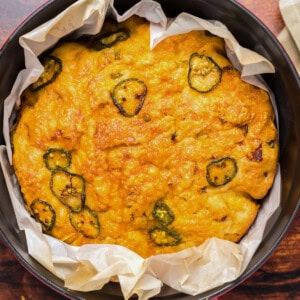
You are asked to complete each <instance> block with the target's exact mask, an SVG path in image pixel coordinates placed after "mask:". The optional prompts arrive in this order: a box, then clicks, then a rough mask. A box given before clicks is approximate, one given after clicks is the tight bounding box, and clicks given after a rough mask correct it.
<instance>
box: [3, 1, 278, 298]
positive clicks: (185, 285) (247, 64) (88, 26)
mask: <svg viewBox="0 0 300 300" xmlns="http://www.w3.org/2000/svg"><path fill="white" fill-rule="evenodd" d="M106 13H109V14H112V15H114V16H115V17H116V19H117V20H118V21H123V20H125V19H126V18H128V17H130V16H131V15H133V14H137V15H139V16H141V17H145V18H147V19H148V20H149V21H150V22H151V27H150V32H151V44H150V45H149V47H151V48H153V47H155V45H157V43H159V42H160V41H161V40H162V39H163V38H165V37H167V36H169V35H173V34H178V33H184V32H188V31H190V30H195V29H199V30H203V29H204V30H208V31H210V32H211V33H213V34H215V35H218V36H220V37H223V38H224V39H225V42H226V50H227V55H228V56H229V58H230V60H231V61H232V63H233V64H234V66H235V67H236V68H238V69H239V70H240V71H241V73H242V77H243V79H244V80H246V81H248V82H251V83H252V84H255V85H257V86H259V87H262V88H264V89H267V90H268V88H267V87H266V85H265V84H264V82H263V81H262V80H261V78H260V76H258V75H259V74H262V73H271V72H274V67H273V65H272V64H271V63H270V62H269V61H267V60H266V59H265V58H264V57H262V56H261V55H259V54H257V53H254V52H253V51H251V50H248V49H245V48H243V47H241V46H240V45H239V44H238V42H237V41H236V39H235V38H234V37H233V36H232V34H231V33H230V32H229V31H228V29H227V28H226V27H225V26H224V25H223V24H221V23H220V22H219V21H207V20H203V19H200V18H197V17H195V16H192V15H189V14H187V13H182V14H180V15H179V16H178V17H177V18H175V19H173V20H168V19H167V18H166V16H165V14H164V12H163V11H162V8H161V7H160V5H159V4H158V3H156V2H154V1H149V0H143V1H141V2H140V3H138V4H137V5H135V6H134V7H132V8H131V9H130V10H129V11H127V12H126V13H125V14H124V15H119V14H118V13H117V12H116V10H115V9H114V6H113V1H109V0H80V1H77V2H75V3H74V4H73V5H71V6H70V7H68V8H67V9H66V10H65V11H64V12H62V13H61V14H59V15H58V16H57V17H55V18H54V19H52V20H50V21H48V22H46V23H45V24H43V25H41V26H39V27H38V28H36V29H35V30H33V31H32V32H30V33H28V34H25V35H24V36H22V37H21V38H20V44H21V46H22V47H23V48H24V55H25V64H26V69H24V70H22V71H21V72H20V73H19V75H18V77H17V79H16V81H15V84H14V86H13V89H12V91H11V94H10V95H9V96H8V97H7V99H6V100H5V107H4V124H3V125H4V137H5V141H6V145H5V146H4V145H2V146H1V148H0V162H1V166H2V169H3V172H4V175H5V180H6V183H7V186H8V190H9V193H10V197H11V200H12V204H13V207H14V210H15V214H16V218H17V222H18V226H19V228H20V230H24V231H25V234H26V240H27V245H28V251H29V254H30V255H31V256H32V257H34V258H35V259H36V260H37V261H38V262H39V263H41V264H42V265H43V266H44V267H45V268H47V269H48V270H50V271H51V272H53V273H54V274H55V275H56V276H58V277H59V278H61V279H63V280H64V282H65V286H66V287H67V288H69V289H74V290H78V291H91V290H98V289H101V288H102V287H103V285H104V284H106V283H107V282H108V281H110V280H111V278H117V279H118V281H119V283H120V286H121V289H122V293H123V296H124V299H128V298H130V297H131V296H132V295H133V294H137V295H138V296H139V299H140V300H146V299H149V298H151V297H153V296H155V295H157V294H158V293H159V292H160V290H161V287H162V285H163V283H165V284H167V285H169V286H171V287H172V288H174V289H176V290H178V291H180V292H184V293H187V294H190V295H196V294H199V293H201V292H204V291H207V290H209V289H211V288H214V287H217V286H219V285H222V284H223V283H225V282H229V281H232V280H234V279H236V278H237V277H238V276H239V275H240V274H241V273H242V272H243V271H244V270H245V268H246V267H247V265H248V263H249V261H250V260H251V258H252V256H253V254H254V253H255V251H256V249H257V247H258V246H259V244H260V242H261V239H262V236H263V232H264V228H265V226H266V223H267V221H268V219H269V218H270V216H271V215H272V214H273V213H274V212H275V211H276V210H277V209H278V208H279V205H280V182H281V180H280V171H279V168H278V172H277V175H276V179H275V183H274V186H273V188H272V190H271V192H270V194H269V195H268V197H267V198H266V199H265V200H264V201H263V205H262V207H261V210H260V212H259V214H258V217H257V219H256V221H255V224H254V225H253V226H252V227H251V229H250V230H249V232H248V234H247V235H246V236H245V237H244V238H243V240H242V241H241V242H240V243H239V244H236V243H232V242H229V241H225V240H220V239H216V238H212V239H209V240H207V241H206V242H205V243H203V244H202V245H201V246H199V247H193V248H189V249H186V250H184V251H181V252H178V253H174V254H164V255H157V256H153V257H150V258H148V259H143V258H142V257H140V256H139V255H137V254H136V253H134V252H133V251H130V250H129V249H127V248H124V247H122V246H118V245H105V244H101V245H85V246H81V247H74V246H70V245H67V244H65V243H63V242H61V241H59V240H57V239H55V238H53V237H51V236H48V235H45V234H43V233H42V230H41V226H40V224H38V223H37V222H35V221H34V220H33V218H31V217H30V216H29V214H28V212H27V211H26V210H25V208H24V205H23V200H22V197H21V194H20V191H19V188H18V183H17V180H16V177H15V176H14V173H13V170H12V167H11V158H12V153H11V146H10V136H9V134H10V132H9V128H10V127H11V124H12V121H13V116H14V109H15V107H16V106H18V105H19V104H20V103H19V101H20V95H21V93H22V91H23V90H24V89H25V88H26V87H27V86H29V85H30V84H31V83H32V82H34V81H35V80H37V78H38V77H39V75H40V74H41V72H42V70H43V69H42V65H41V63H40V62H39V60H38V58H37V56H38V55H39V54H41V53H42V52H43V51H45V50H46V49H48V48H49V47H51V46H53V45H55V43H56V42H57V41H58V40H59V39H60V38H61V37H63V36H65V35H69V34H71V36H73V37H78V36H80V35H81V34H86V33H88V34H95V33H97V32H98V31H99V30H100V29H101V26H102V24H103V21H104V18H105V15H106ZM271 97H272V103H273V106H274V109H275V111H277V110H276V107H275V101H274V99H273V96H272V94H271Z"/></svg>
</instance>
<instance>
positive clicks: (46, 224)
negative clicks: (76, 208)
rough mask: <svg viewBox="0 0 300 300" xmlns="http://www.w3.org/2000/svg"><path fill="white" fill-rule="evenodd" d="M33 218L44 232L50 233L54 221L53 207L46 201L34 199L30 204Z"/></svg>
mask: <svg viewBox="0 0 300 300" xmlns="http://www.w3.org/2000/svg"><path fill="white" fill-rule="evenodd" d="M30 210H31V212H32V214H33V217H34V218H35V219H36V220H37V221H38V222H40V223H41V225H42V228H43V229H44V230H45V231H50V230H51V229H52V228H53V226H54V224H55V220H56V213H55V210H54V209H53V207H52V206H51V205H50V204H49V203H48V202H46V201H44V200H40V199H34V200H33V201H32V202H31V204H30Z"/></svg>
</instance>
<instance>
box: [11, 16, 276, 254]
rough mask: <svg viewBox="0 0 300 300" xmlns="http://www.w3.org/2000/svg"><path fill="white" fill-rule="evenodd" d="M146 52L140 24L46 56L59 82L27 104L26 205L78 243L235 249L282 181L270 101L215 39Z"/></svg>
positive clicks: (21, 149)
mask: <svg viewBox="0 0 300 300" xmlns="http://www.w3.org/2000/svg"><path fill="white" fill-rule="evenodd" d="M149 44H150V41H149V23H148V22H146V21H145V20H144V19H142V18H139V17H132V18H130V19H128V20H127V21H125V22H123V23H119V24H118V23H114V22H113V21H107V22H105V24H104V27H103V30H102V31H101V33H100V34H99V35H97V36H93V37H84V38H82V39H81V40H79V41H77V42H64V43H61V44H59V45H57V46H56V47H55V49H54V50H53V51H52V52H51V54H49V55H48V56H47V57H48V63H47V61H45V62H44V64H48V67H49V69H51V68H52V69H54V73H55V76H54V75H53V74H54V73H52V75H51V74H50V75H49V74H47V72H46V71H45V72H44V73H43V74H42V75H41V77H40V79H39V80H38V81H37V83H35V84H33V85H32V86H31V87H29V88H28V89H27V90H26V91H25V92H24V93H23V95H22V106H21V109H20V111H19V117H18V121H17V123H16V125H15V128H14V130H13V134H12V142H13V165H14V169H15V172H16V176H17V178H18V181H19V183H20V187H21V191H22V194H23V196H24V201H25V204H26V207H27V209H28V210H29V212H30V213H31V215H32V216H33V217H35V218H36V219H37V220H38V221H39V222H40V223H41V224H42V228H43V230H44V231H45V232H46V233H48V234H50V235H53V236H54V237H57V238H58V239H61V240H63V241H65V242H67V243H69V244H72V245H82V244H86V243H108V244H119V245H122V246H125V247H128V248H129V249H131V250H133V251H135V252H137V253H138V254H140V255H141V256H143V257H148V256H151V255H155V254H160V253H170V252H176V251H179V250H182V249H185V248H188V247H192V246H197V245H200V244H201V243H202V242H203V241H205V240H206V239H207V238H209V237H218V238H223V239H228V240H231V241H233V242H237V241H239V240H240V239H241V237H242V236H243V235H244V234H245V233H246V232H247V230H248V229H249V227H250V226H251V224H252V223H253V221H254V220H255V217H256V215H257V212H258V210H259V206H260V201H261V200H260V199H263V197H264V196H265V195H266V194H267V192H268V191H269V189H270V187H271V186H272V183H273V180H274V176H275V172H276V167H277V156H278V142H277V130H276V127H275V124H274V112H273V108H272V105H271V103H270V99H269V95H268V94H267V93H266V92H265V91H264V90H261V89H259V88H257V87H254V86H252V85H250V84H248V83H246V82H243V81H242V80H241V78H240V74H239V72H238V71H237V70H235V69H234V67H233V66H232V64H231V63H230V61H229V60H228V59H227V58H226V54H225V47H224V41H223V40H222V39H221V38H219V37H216V36H212V35H210V34H208V33H207V32H204V31H192V32H190V33H186V34H181V35H176V36H172V37H168V38H166V39H165V40H163V41H162V42H160V43H159V44H158V45H157V46H156V47H155V48H154V49H153V50H150V49H149ZM49 57H50V58H49ZM49 61H50V62H49ZM49 72H50V71H49V70H48V73H49ZM50 73H51V72H50ZM45 83H46V84H45Z"/></svg>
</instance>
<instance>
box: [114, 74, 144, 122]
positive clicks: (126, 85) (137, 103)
mask: <svg viewBox="0 0 300 300" xmlns="http://www.w3.org/2000/svg"><path fill="white" fill-rule="evenodd" d="M146 95H147V86H146V84H145V83H144V82H143V81H141V80H139V79H137V78H129V79H125V80H122V81H120V82H119V83H118V84H117V85H116V86H115V88H114V90H113V92H112V94H111V97H112V100H113V103H114V104H115V106H116V107H117V108H118V109H119V111H120V113H121V114H122V115H123V116H125V117H133V116H135V115H137V114H138V112H139V111H140V110H141V109H142V107H143V104H144V101H145V98H146Z"/></svg>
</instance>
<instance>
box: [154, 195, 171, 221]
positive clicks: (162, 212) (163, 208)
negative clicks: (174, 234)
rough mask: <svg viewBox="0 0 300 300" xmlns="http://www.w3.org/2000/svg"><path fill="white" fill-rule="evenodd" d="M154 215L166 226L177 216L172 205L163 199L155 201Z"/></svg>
mask: <svg viewBox="0 0 300 300" xmlns="http://www.w3.org/2000/svg"><path fill="white" fill-rule="evenodd" d="M152 216H153V218H154V219H155V220H156V221H158V222H159V223H160V224H162V225H164V226H167V225H170V224H171V223H172V222H173V221H174V218H175V217H174V214H173V212H172V211H171V209H170V207H169V206H168V205H167V204H166V203H164V202H162V201H157V202H156V203H155V205H154V208H153V211H152Z"/></svg>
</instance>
